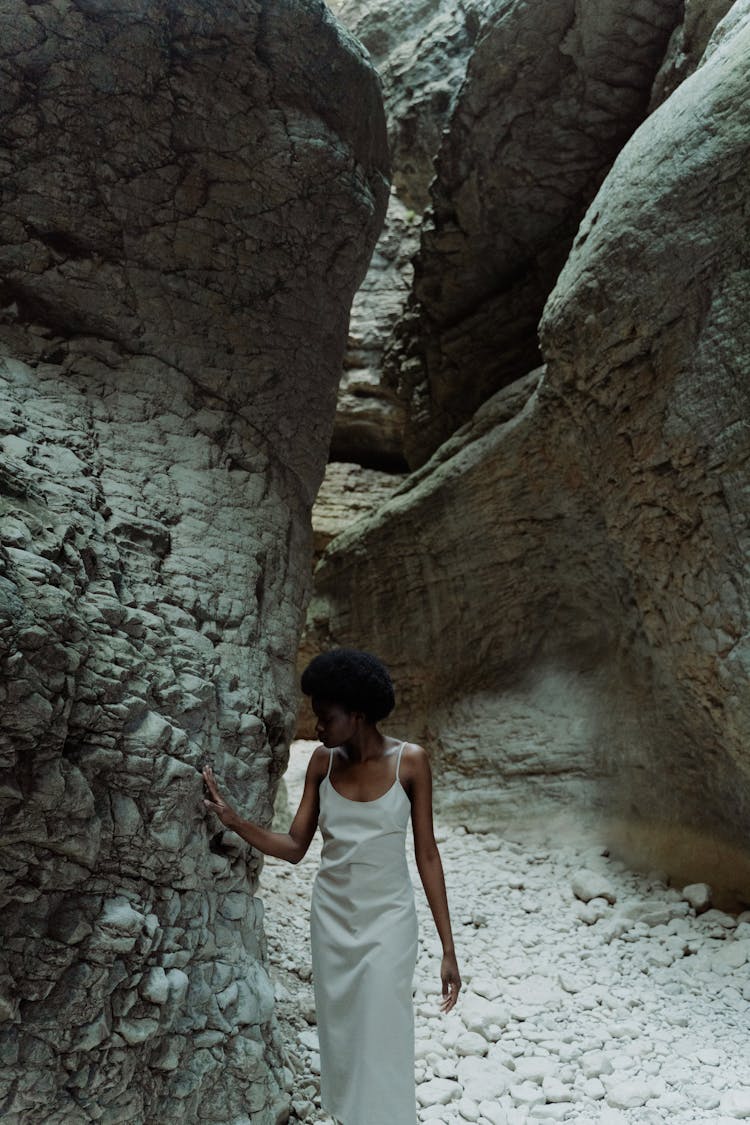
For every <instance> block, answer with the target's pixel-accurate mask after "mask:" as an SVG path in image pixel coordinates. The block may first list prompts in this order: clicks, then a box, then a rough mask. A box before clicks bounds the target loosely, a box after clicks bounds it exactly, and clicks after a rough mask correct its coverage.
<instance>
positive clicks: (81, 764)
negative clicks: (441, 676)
mask: <svg viewBox="0 0 750 1125" xmlns="http://www.w3.org/2000/svg"><path fill="white" fill-rule="evenodd" d="M0 25H1V26H2V33H3V34H2V43H3V46H2V63H1V65H2V72H3V90H4V95H3V105H2V125H3V136H4V138H5V143H6V148H5V149H4V150H3V152H2V156H1V159H2V174H3V210H2V215H0V267H1V269H0V273H1V275H2V278H3V283H2V291H1V293H0V304H1V305H2V310H1V312H2V316H1V320H0V353H1V354H0V400H1V404H0V418H2V436H1V437H0V505H1V513H2V519H1V521H0V658H1V659H2V661H3V665H2V666H3V679H2V685H1V686H0V693H1V695H0V705H1V706H2V713H3V722H2V732H1V733H0V756H1V761H2V783H1V784H0V808H2V824H3V828H2V839H3V881H2V891H1V902H2V914H3V922H2V934H3V940H2V954H1V956H2V963H1V965H0V1013H1V1018H2V1020H3V1022H2V1025H1V1026H0V1048H1V1053H2V1059H3V1077H2V1084H1V1086H0V1104H1V1105H2V1116H3V1120H4V1121H7V1122H8V1123H9V1125H10V1123H16V1122H18V1123H21V1122H31V1121H42V1120H43V1121H45V1122H46V1123H49V1125H54V1123H59V1125H76V1123H78V1122H89V1121H103V1122H108V1123H114V1122H123V1123H128V1125H131V1123H133V1122H136V1121H156V1120H158V1121H162V1122H171V1121H175V1122H176V1121H180V1122H184V1121H197V1120H201V1121H213V1122H217V1123H221V1125H224V1123H225V1122H227V1121H230V1120H231V1121H233V1122H236V1123H238V1125H239V1123H240V1122H245V1123H247V1122H250V1121H252V1123H253V1125H273V1123H275V1122H277V1121H281V1120H285V1119H286V1115H287V1114H288V1106H289V1090H288V1082H287V1078H288V1072H287V1071H285V1070H284V1068H283V1065H282V1063H283V1058H282V1053H281V1045H280V1042H279V1039H278V1035H277V1031H276V1028H275V1023H274V1016H273V993H272V989H271V986H270V983H269V979H268V973H267V956H266V950H265V937H264V931H263V926H262V918H263V905H262V902H261V900H260V898H259V897H258V896H257V895H256V894H255V893H254V892H255V891H256V889H257V882H258V874H259V856H258V854H257V853H254V852H252V850H251V849H249V848H247V847H246V846H245V845H244V844H242V843H241V841H239V839H238V837H236V836H230V835H228V834H227V835H224V833H223V832H222V830H221V825H220V822H219V821H218V820H217V819H216V818H215V817H213V815H212V814H206V813H205V810H204V808H203V805H202V804H201V795H202V794H201V784H200V777H199V774H198V773H197V772H196V769H197V768H198V767H199V766H200V764H201V763H202V761H203V760H205V759H208V760H210V761H212V763H213V765H214V768H215V770H216V772H217V774H218V776H219V779H220V781H221V783H222V787H223V791H224V792H225V794H226V795H227V797H228V799H229V800H230V801H231V802H232V803H233V804H234V805H235V806H236V807H237V808H239V809H240V810H242V811H243V812H245V813H246V814H247V815H249V816H251V817H253V818H254V819H256V820H257V821H259V822H261V823H269V822H270V819H271V815H272V802H273V797H274V793H275V788H276V783H277V779H278V777H279V775H280V773H281V772H282V771H283V768H284V765H285V761H286V755H287V752H288V744H289V738H290V736H291V733H292V730H293V726H294V722H295V710H296V703H297V685H296V682H295V675H296V673H295V668H294V664H293V659H292V657H293V654H294V652H295V649H296V645H297V641H298V637H299V632H300V628H301V624H302V617H303V612H304V605H305V601H306V599H307V598H308V596H309V593H310V579H309V574H310V562H311V555H312V542H311V534H310V509H311V506H312V503H313V499H314V497H315V494H316V492H317V489H318V486H319V484H320V481H321V479H322V476H323V471H324V465H325V458H326V452H327V449H328V444H329V441H330V435H331V430H332V426H333V417H334V406H335V396H336V386H337V382H338V377H339V371H340V363H341V358H342V354H343V349H344V345H345V339H346V328H347V320H348V312H349V306H350V302H351V299H352V294H353V292H354V290H355V288H356V286H357V284H358V283H359V282H360V281H361V280H362V277H363V275H364V272H365V269H366V265H367V261H368V258H369V255H370V253H371V251H372V248H373V245H374V243H375V239H376V237H377V233H378V231H379V228H380V225H381V224H382V220H383V215H384V211H385V207H386V202H387V157H386V144H385V120H384V116H383V112H382V103H381V99H380V92H379V87H378V83H377V81H376V78H375V75H374V73H373V71H372V69H371V67H370V65H369V63H368V62H367V60H366V58H365V57H364V55H363V54H362V52H361V50H360V49H359V47H358V45H357V44H356V43H355V42H354V41H353V40H352V39H351V37H350V36H348V35H347V34H346V33H345V32H343V31H342V30H341V29H340V28H339V27H338V26H337V25H336V24H335V22H334V21H333V19H332V18H331V16H330V14H329V13H328V12H327V10H326V9H325V7H324V5H323V4H322V3H319V2H318V0H281V2H274V3H273V4H271V3H267V2H265V0H264V2H263V3H259V2H254V3H250V4H248V3H244V2H243V3H234V2H232V0H225V2H224V3H222V4H220V5H216V4H213V3H208V2H196V0H190V2H187V3H182V4H180V5H179V6H175V5H173V4H171V3H168V2H166V0H157V2H156V3H153V4H150V5H148V6H147V8H146V9H144V8H143V6H142V5H138V4H130V3H129V2H128V0H124V2H123V3H118V4H116V5H113V4H110V3H108V2H107V3H105V2H103V0H102V2H98V0H85V2H84V0H78V2H77V3H75V4H71V5H67V6H60V5H58V4H53V3H49V4H48V3H39V4H34V5H33V6H31V5H27V4H22V3H11V2H8V0H6V2H4V3H2V4H1V5H0Z"/></svg>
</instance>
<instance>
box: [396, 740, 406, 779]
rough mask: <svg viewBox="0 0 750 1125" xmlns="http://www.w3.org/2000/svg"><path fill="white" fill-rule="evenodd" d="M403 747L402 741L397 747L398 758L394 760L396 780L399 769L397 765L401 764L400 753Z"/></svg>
mask: <svg viewBox="0 0 750 1125" xmlns="http://www.w3.org/2000/svg"><path fill="white" fill-rule="evenodd" d="M403 749H404V743H403V742H402V743H401V745H400V747H399V751H398V758H397V760H396V781H398V771H399V767H400V766H401V754H402V752H403Z"/></svg>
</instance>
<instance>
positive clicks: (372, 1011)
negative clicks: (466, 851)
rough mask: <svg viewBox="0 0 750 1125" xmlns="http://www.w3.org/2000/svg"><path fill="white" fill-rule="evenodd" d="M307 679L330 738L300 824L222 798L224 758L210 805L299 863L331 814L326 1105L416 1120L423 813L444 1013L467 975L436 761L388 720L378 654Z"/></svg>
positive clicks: (315, 904)
mask: <svg viewBox="0 0 750 1125" xmlns="http://www.w3.org/2000/svg"><path fill="white" fill-rule="evenodd" d="M301 687H302V691H303V692H304V693H305V695H309V696H310V697H311V704H312V708H313V711H314V712H315V715H316V717H317V723H316V732H317V735H318V737H319V738H320V739H321V741H322V743H323V745H322V746H317V747H316V748H315V750H314V751H313V753H312V755H311V757H310V761H309V763H308V766H307V774H306V777H305V786H304V791H303V793H302V798H301V800H300V804H299V808H298V810H297V813H296V815H295V817H294V820H293V821H292V824H291V827H290V829H289V832H288V833H282V832H270V831H268V830H266V829H265V828H261V827H260V826H259V825H257V824H253V823H252V822H250V821H247V820H242V818H241V817H240V816H239V815H238V814H237V813H236V812H235V811H234V810H233V809H231V808H230V807H229V806H228V805H227V804H226V803H225V802H224V801H223V800H222V798H221V797H220V796H219V793H218V790H217V788H216V783H215V780H214V776H213V773H212V771H211V767H210V766H206V768H205V769H204V771H203V775H204V778H205V781H206V784H207V786H208V788H209V792H210V794H211V797H212V798H213V799H212V800H210V801H209V800H206V801H205V802H204V803H205V804H206V806H207V807H208V808H209V809H212V810H213V811H214V812H216V814H217V815H218V816H219V818H220V820H221V821H222V823H223V824H225V825H227V827H228V828H232V829H234V831H235V832H237V833H238V834H239V835H240V836H241V837H242V838H243V839H244V840H247V841H248V843H250V844H251V845H252V846H253V847H254V848H258V849H259V851H262V852H264V853H265V854H266V855H273V856H276V857H277V858H279V859H287V860H289V862H290V863H299V861H300V860H301V859H302V857H303V856H304V855H305V853H306V852H307V849H308V848H309V846H310V841H311V840H312V838H313V836H314V834H315V829H316V827H317V826H318V825H320V830H321V834H322V836H323V847H322V851H321V857H320V867H319V869H318V872H317V874H316V876H315V879H314V881H313V888H312V898H311V903H310V948H311V954H312V970H313V988H314V994H315V1007H316V1012H317V1020H318V1039H319V1043H320V1097H321V1103H322V1106H323V1108H324V1109H325V1110H327V1111H328V1112H329V1113H330V1114H331V1115H333V1116H334V1117H336V1118H338V1119H339V1120H340V1121H341V1122H342V1123H343V1125H415V1123H416V1120H417V1110H416V1093H415V1086H414V1008H413V1000H412V979H413V976H414V969H415V967H416V961H417V934H418V929H417V913H416V907H415V904H414V891H413V887H412V883H411V878H410V876H409V869H408V866H407V862H406V853H405V840H406V828H407V824H408V821H409V814H410V813H411V821H412V826H413V830H414V851H415V857H416V861H417V868H418V870H419V875H420V878H421V880H422V884H423V886H424V889H425V893H426V895H427V900H428V902H429V904H430V909H431V910H432V915H433V918H434V920H435V925H436V927H437V931H438V934H439V936H440V940H441V942H442V946H443V958H442V963H441V966H440V977H441V981H442V995H443V1000H442V1002H441V1010H442V1011H443V1012H448V1011H450V1009H451V1008H452V1007H453V1006H454V1004H455V1003H456V1000H457V998H458V992H459V989H460V987H461V978H460V976H459V972H458V965H457V963H456V953H455V949H454V946H453V937H452V934H451V924H450V916H449V911H448V901H447V895H446V891H445V880H444V877H443V867H442V863H441V860H440V853H439V852H438V848H437V844H436V843H435V836H434V834H433V826H432V774H431V770H430V762H429V759H428V756H427V753H426V751H425V750H424V749H423V748H422V747H421V746H418V745H417V744H416V743H406V742H401V741H399V740H398V739H391V738H388V737H386V736H384V735H383V734H381V733H380V731H379V730H378V729H377V723H378V722H379V721H380V720H381V719H384V718H385V717H386V716H387V715H389V714H390V712H391V711H392V710H393V708H394V706H395V695H394V691H393V683H392V681H391V677H390V675H389V673H388V670H387V668H386V667H385V665H384V664H383V663H382V662H381V661H380V660H378V659H377V657H375V656H373V655H371V654H370V653H367V652H361V651H359V650H358V649H351V648H337V649H333V650H332V651H330V652H325V653H322V654H321V655H319V656H316V657H315V659H314V660H312V661H311V662H310V663H309V664H308V666H307V668H306V669H305V671H304V672H303V673H302V679H301Z"/></svg>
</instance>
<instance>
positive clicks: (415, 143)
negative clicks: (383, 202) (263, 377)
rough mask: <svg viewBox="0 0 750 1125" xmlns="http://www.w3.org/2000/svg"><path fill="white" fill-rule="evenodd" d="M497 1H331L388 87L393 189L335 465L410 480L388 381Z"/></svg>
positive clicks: (363, 300) (336, 439)
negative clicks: (444, 157)
mask: <svg viewBox="0 0 750 1125" xmlns="http://www.w3.org/2000/svg"><path fill="white" fill-rule="evenodd" d="M490 3H491V0H417V2H415V3H409V4H406V5H400V6H399V5H394V4H392V3H391V2H390V0H333V2H332V4H331V7H332V8H333V9H334V11H335V12H336V14H337V15H338V17H339V18H340V19H341V21H342V22H343V23H345V24H346V26H347V27H348V28H350V29H351V30H352V32H353V33H354V34H355V35H356V36H357V38H358V39H359V40H360V41H361V42H362V44H363V45H364V47H365V48H366V49H367V51H368V52H369V54H370V57H371V58H372V61H373V63H374V65H375V66H376V68H377V70H378V73H379V75H380V76H381V79H382V83H383V96H384V100H385V107H386V114H387V120H388V137H389V147H390V151H391V156H392V163H393V184H392V188H391V197H390V202H389V206H388V213H387V215H386V222H385V225H384V227H383V231H382V234H381V236H380V239H379V241H378V245H377V247H376V250H375V253H374V254H373V257H372V261H371V264H370V268H369V270H368V272H367V275H366V277H365V279H364V282H363V283H362V285H361V287H360V289H359V290H358V292H357V294H356V296H355V298H354V303H353V305H352V315H351V322H350V326H349V345H348V347H347V353H346V359H345V362H344V371H343V375H342V380H341V385H340V388H339V395H338V400H337V407H336V424H335V427H334V432H333V437H332V439H331V459H332V460H336V461H348V462H350V463H357V464H360V465H364V466H367V467H368V468H373V469H380V470H386V471H390V472H396V473H398V472H403V471H405V470H406V469H407V468H408V464H407V461H406V459H405V457H404V430H405V427H406V424H407V405H408V404H407V398H406V396H405V395H404V394H403V393H401V392H400V390H399V388H398V385H397V381H396V380H390V381H389V380H386V379H384V378H383V357H384V355H385V354H386V352H387V351H388V349H389V348H390V347H392V346H394V344H395V340H394V333H396V332H397V331H398V330H399V326H400V323H401V321H402V319H403V317H404V316H405V310H406V306H407V302H408V298H409V295H410V292H411V289H412V284H413V277H414V269H413V265H412V260H413V259H414V257H415V255H416V253H417V251H418V248H419V235H420V228H421V224H422V220H423V215H424V211H425V207H426V206H427V205H428V203H429V190H428V189H429V184H430V181H431V180H432V177H433V175H434V168H433V161H434V157H435V153H436V152H437V151H438V148H439V144H440V136H441V133H442V130H443V127H444V125H445V123H446V121H447V120H448V118H449V115H450V111H451V109H452V107H453V105H454V103H455V100H456V97H457V95H458V91H459V90H460V88H461V84H462V82H463V79H464V74H465V71H466V65H467V63H468V60H469V58H470V57H471V53H472V50H473V48H474V43H475V41H476V38H477V35H478V33H479V28H480V23H481V16H482V13H483V12H484V10H485V9H486V8H487V7H488V4H490Z"/></svg>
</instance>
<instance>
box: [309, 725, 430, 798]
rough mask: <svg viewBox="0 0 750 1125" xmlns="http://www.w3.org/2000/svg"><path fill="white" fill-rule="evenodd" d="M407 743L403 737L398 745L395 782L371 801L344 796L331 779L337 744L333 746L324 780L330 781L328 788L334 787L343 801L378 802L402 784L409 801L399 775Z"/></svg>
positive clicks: (401, 786) (406, 794) (405, 794)
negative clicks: (402, 755)
mask: <svg viewBox="0 0 750 1125" xmlns="http://www.w3.org/2000/svg"><path fill="white" fill-rule="evenodd" d="M405 745H406V741H405V740H404V739H401V742H400V745H399V747H398V756H397V758H396V776H395V777H394V782H392V784H391V785H389V786H388V789H387V790H386V792H385V793H381V794H380V796H373V798H371V799H370V800H369V801H358V800H356V799H355V798H353V796H344V794H343V793H340V792H338V790H337V789H336V786H335V785H334V783H333V782H332V781H331V766H332V765H333V751H334V750H335V749H336V747H335V746H334V747H332V748H331V758H329V760H328V772H327V773H326V775H325V777H324V778H323V780H324V781H327V782H328V789H332V790H333V791H334V793H335V794H336V796H337V798H340V799H341V800H342V801H349V803H350V804H376V802H377V801H382V799H383V798H385V796H388V794H389V793H390V792H391V790H394V789H396V786H397V785H400V789H401V792H403V793H404V796H405V798H406V799H407V801H408V798H409V794H408V793H407V792H406V790H405V789H404V786H403V785H401V782H400V778H399V776H398V771H399V767H400V764H401V751H403V750H404V747H405Z"/></svg>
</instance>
